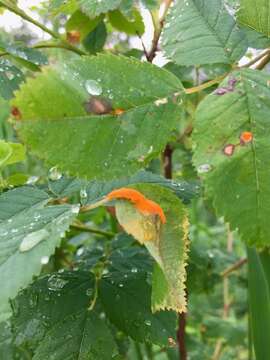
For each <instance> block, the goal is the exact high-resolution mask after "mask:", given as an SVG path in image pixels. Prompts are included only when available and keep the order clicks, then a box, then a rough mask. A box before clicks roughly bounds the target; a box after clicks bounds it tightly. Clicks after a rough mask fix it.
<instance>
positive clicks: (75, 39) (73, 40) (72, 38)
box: [67, 30, 81, 45]
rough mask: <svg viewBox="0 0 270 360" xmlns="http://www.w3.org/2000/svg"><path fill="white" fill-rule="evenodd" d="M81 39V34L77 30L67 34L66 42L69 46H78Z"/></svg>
mask: <svg viewBox="0 0 270 360" xmlns="http://www.w3.org/2000/svg"><path fill="white" fill-rule="evenodd" d="M80 39H81V33H80V32H79V31H78V30H71V31H68V32H67V41H68V42H69V43H70V44H74V45H75V44H78V43H79V42H80Z"/></svg>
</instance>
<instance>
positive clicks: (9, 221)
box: [0, 187, 78, 320]
mask: <svg viewBox="0 0 270 360" xmlns="http://www.w3.org/2000/svg"><path fill="white" fill-rule="evenodd" d="M48 200H49V198H48V195H47V194H46V193H45V192H43V191H41V190H37V189H34V188H31V187H29V188H27V187H23V188H18V189H15V190H11V191H8V192H6V193H4V194H2V195H1V196H0V281H1V284H2V285H1V299H0V319H1V320H4V319H6V318H7V317H8V316H9V314H10V308H9V299H11V298H14V296H15V295H16V294H17V292H18V291H19V289H20V288H22V287H24V286H26V285H27V284H28V283H29V282H31V280H32V277H33V275H35V274H38V273H39V272H40V270H41V267H42V258H43V257H47V256H49V255H51V254H52V253H53V252H54V249H55V247H56V246H58V245H59V244H60V240H61V236H63V233H64V232H65V231H66V230H67V229H68V226H69V224H70V223H71V221H72V220H73V219H74V217H75V215H76V214H77V213H78V207H74V206H71V205H59V206H47V207H45V205H46V203H47V202H48ZM22 270H23V271H22Z"/></svg>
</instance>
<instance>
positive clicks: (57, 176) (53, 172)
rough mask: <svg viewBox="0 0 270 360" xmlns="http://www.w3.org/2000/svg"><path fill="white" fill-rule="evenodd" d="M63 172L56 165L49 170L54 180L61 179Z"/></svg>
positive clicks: (51, 178)
mask: <svg viewBox="0 0 270 360" xmlns="http://www.w3.org/2000/svg"><path fill="white" fill-rule="evenodd" d="M61 177H62V174H61V173H60V172H59V171H58V169H57V167H56V166H54V167H52V168H51V169H50V170H49V179H50V180H52V181H56V180H60V179H61Z"/></svg>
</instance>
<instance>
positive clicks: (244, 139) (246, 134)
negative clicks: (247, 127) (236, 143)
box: [240, 131, 253, 145]
mask: <svg viewBox="0 0 270 360" xmlns="http://www.w3.org/2000/svg"><path fill="white" fill-rule="evenodd" d="M252 140H253V134H252V132H250V131H243V132H242V134H241V135H240V142H241V144H242V145H244V144H248V143H250V142H251V141H252Z"/></svg>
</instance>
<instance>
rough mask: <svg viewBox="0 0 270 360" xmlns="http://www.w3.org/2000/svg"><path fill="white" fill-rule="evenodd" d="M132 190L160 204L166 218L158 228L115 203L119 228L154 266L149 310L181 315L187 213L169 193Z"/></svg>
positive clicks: (126, 204) (154, 222)
mask: <svg viewBox="0 0 270 360" xmlns="http://www.w3.org/2000/svg"><path fill="white" fill-rule="evenodd" d="M132 188H134V189H136V190H138V191H140V192H141V193H143V194H144V195H145V196H146V198H148V199H151V200H153V201H155V202H156V203H157V204H159V205H160V206H161V208H162V209H163V211H164V213H165V216H166V223H165V224H162V225H161V224H160V222H159V220H157V219H155V217H154V216H151V215H148V216H147V215H145V214H142V213H140V212H139V211H138V210H137V209H136V208H135V207H134V205H132V204H131V203H130V202H129V201H124V200H120V201H117V202H116V215H117V218H118V221H119V222H120V224H121V225H122V226H123V228H124V229H125V230H126V231H127V232H128V233H129V234H132V235H133V236H134V237H135V238H136V239H137V240H138V241H139V242H140V243H142V244H144V245H145V246H146V248H147V249H148V251H149V252H150V254H151V255H152V256H153V258H154V259H155V260H156V262H157V265H156V269H155V275H154V281H153V289H152V309H153V311H158V310H161V309H169V310H174V311H177V312H184V311H186V298H185V280H186V271H185V266H186V259H187V251H188V239H187V231H188V220H187V214H186V211H185V209H184V207H183V205H182V203H181V201H180V200H179V199H178V198H177V197H176V196H175V195H174V194H172V193H171V191H170V190H167V189H165V188H162V187H160V186H157V185H151V184H138V185H132ZM176 214H177V215H176ZM157 268H158V269H159V270H157Z"/></svg>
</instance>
